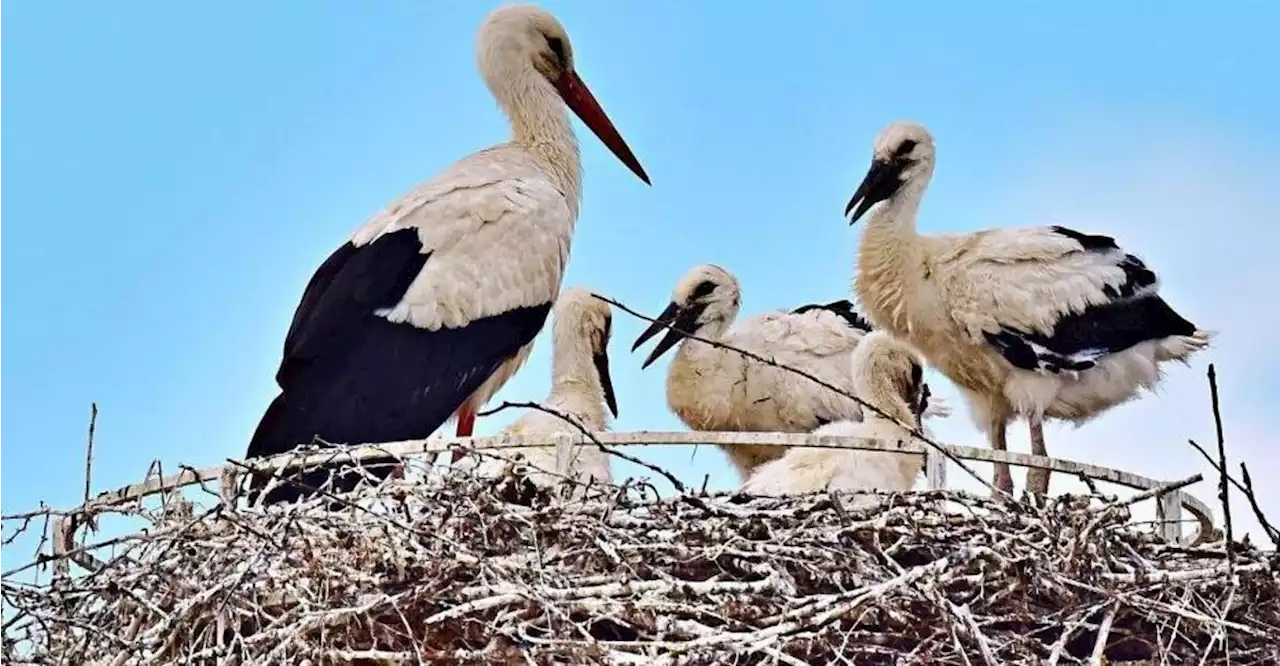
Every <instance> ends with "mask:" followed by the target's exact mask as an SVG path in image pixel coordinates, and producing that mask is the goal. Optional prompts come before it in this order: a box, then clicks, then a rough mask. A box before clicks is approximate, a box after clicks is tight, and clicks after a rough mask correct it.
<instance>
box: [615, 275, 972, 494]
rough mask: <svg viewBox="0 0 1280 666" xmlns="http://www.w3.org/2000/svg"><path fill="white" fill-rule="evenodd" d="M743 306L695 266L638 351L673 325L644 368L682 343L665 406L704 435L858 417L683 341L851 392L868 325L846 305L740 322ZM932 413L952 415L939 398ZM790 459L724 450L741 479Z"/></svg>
mask: <svg viewBox="0 0 1280 666" xmlns="http://www.w3.org/2000/svg"><path fill="white" fill-rule="evenodd" d="M740 302H741V290H740V288H739V285H738V279H737V278H736V277H734V276H733V275H732V274H731V273H729V272H728V271H727V270H725V269H723V268H721V267H719V266H716V265H713V264H703V265H700V266H695V267H694V268H692V269H690V270H689V271H688V272H687V273H685V275H684V276H683V277H682V278H681V279H680V281H679V283H677V284H676V288H675V291H674V293H673V295H672V298H671V303H670V304H669V305H668V306H667V307H666V309H665V310H663V312H662V314H661V315H659V316H658V317H657V319H656V321H655V322H654V323H653V324H652V325H651V326H650V327H649V328H648V329H647V330H646V331H645V332H644V333H642V334H641V335H640V337H639V338H638V339H637V340H636V342H635V344H634V345H633V346H632V351H635V350H636V349H637V348H639V347H640V345H642V344H644V343H645V341H647V340H648V339H650V338H652V337H654V336H655V335H657V334H658V333H659V332H660V331H661V330H662V329H664V328H668V327H669V328H670V330H669V331H668V332H667V334H666V336H665V337H663V338H662V339H661V340H660V341H659V342H658V344H657V345H656V346H655V347H654V348H653V351H652V352H651V353H650V354H649V357H648V358H647V359H646V360H645V362H644V367H648V366H649V364H651V363H653V362H654V360H656V359H657V358H658V357H659V356H661V355H662V354H663V353H665V352H666V351H667V350H669V349H671V348H672V347H673V346H675V345H676V344H677V343H679V345H680V349H679V351H678V352H677V353H676V358H675V359H674V360H673V361H672V362H671V365H670V367H669V368H668V369H667V405H668V406H669V407H670V408H671V411H673V412H675V414H676V416H678V417H679V418H680V420H681V421H683V422H684V423H685V425H686V426H688V427H689V428H691V429H693V430H699V431H740V432H810V431H812V430H813V429H815V428H817V427H819V426H821V425H823V424H826V423H831V422H834V421H847V420H859V419H860V418H861V417H862V410H861V408H860V407H859V405H858V403H857V402H856V401H855V400H853V399H852V398H849V397H848V396H847V395H842V394H841V393H839V392H836V391H833V390H831V389H829V388H826V387H824V386H822V385H820V384H818V383H815V382H813V381H812V380H809V379H807V378H805V377H802V376H801V375H799V374H796V373H795V372H790V371H787V370H784V369H782V368H778V367H775V366H771V365H768V364H765V363H761V362H759V361H756V360H753V359H750V358H747V357H746V356H743V355H742V354H739V353H738V352H736V351H733V350H730V349H726V348H724V347H717V346H715V345H711V344H707V343H705V342H702V341H701V340H696V339H692V338H687V337H686V336H687V335H694V336H697V337H699V338H703V339H706V340H713V341H715V342H718V343H720V344H723V345H727V346H729V347H733V348H736V349H742V350H745V351H749V352H751V353H753V354H756V355H758V356H760V357H762V358H767V359H772V360H773V361H775V362H776V363H778V364H780V365H783V366H787V367H790V368H794V369H797V370H802V371H804V372H806V373H808V374H810V375H812V376H814V377H817V378H819V379H821V380H822V381H823V382H825V383H827V384H829V385H831V386H835V387H837V388H839V389H840V390H841V391H843V392H844V393H846V394H851V393H852V392H853V389H854V385H853V375H852V371H851V367H852V366H851V365H850V359H851V357H852V354H853V350H854V348H855V347H857V345H858V343H859V341H861V340H862V338H863V336H864V335H866V334H867V332H868V331H870V330H871V325H870V324H869V323H868V322H867V321H866V320H865V319H863V318H862V317H860V316H859V315H858V313H857V312H855V311H854V309H853V305H852V304H851V303H850V302H849V301H836V302H834V303H827V304H825V305H817V304H814V305H805V306H802V307H799V308H796V309H795V310H793V311H791V312H784V311H774V312H764V313H761V314H757V315H754V316H752V317H748V318H746V319H744V320H742V321H739V322H736V323H735V320H736V319H737V317H738V307H739V305H740ZM930 410H931V411H930V412H929V414H930V415H931V416H945V415H946V414H947V413H949V408H948V407H947V406H946V405H945V403H942V402H941V401H937V402H936V403H931V407H930ZM784 452H785V451H784V449H781V448H779V447H776V446H749V445H738V446H732V447H728V448H727V449H726V450H725V453H726V455H728V457H729V460H730V462H732V463H733V465H734V466H735V467H736V468H737V469H738V471H739V473H740V474H741V475H742V476H743V477H744V478H745V477H746V476H748V475H749V474H750V473H751V471H752V470H753V469H755V468H756V467H757V466H759V465H761V464H762V463H765V462H768V461H769V460H773V459H775V458H778V457H780V456H781V455H782V454H783V453H784Z"/></svg>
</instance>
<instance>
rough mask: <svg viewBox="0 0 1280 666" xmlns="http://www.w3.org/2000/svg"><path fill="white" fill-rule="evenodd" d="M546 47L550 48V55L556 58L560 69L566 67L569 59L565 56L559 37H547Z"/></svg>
mask: <svg viewBox="0 0 1280 666" xmlns="http://www.w3.org/2000/svg"><path fill="white" fill-rule="evenodd" d="M547 46H548V47H550V48H551V53H552V55H554V56H555V57H556V61H557V62H558V63H559V65H560V67H561V69H564V68H566V67H568V65H569V57H568V56H567V55H566V54H565V50H564V40H563V39H560V38H559V37H548V38H547Z"/></svg>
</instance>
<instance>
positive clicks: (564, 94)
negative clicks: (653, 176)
mask: <svg viewBox="0 0 1280 666" xmlns="http://www.w3.org/2000/svg"><path fill="white" fill-rule="evenodd" d="M555 86H556V91H557V92H559V93H560V98H561V99H563V100H564V103H565V104H566V105H568V107H569V108H570V109H573V112H574V113H575V114H577V116H578V118H580V119H581V120H582V123H583V124H584V125H586V126H587V128H588V129H590V130H591V131H592V132H593V133H595V135H596V137H598V138H599V139H600V141H601V143H603V144H604V145H605V147H607V148H608V149H609V150H610V151H611V152H612V153H613V154H614V156H616V157H617V158H618V159H619V160H622V163H623V164H625V165H627V168H628V169H631V171H632V173H634V174H635V175H637V176H639V177H640V180H643V181H644V184H645V185H651V184H652V183H650V182H649V174H647V173H645V172H644V167H642V166H640V161H639V160H637V159H636V156H635V154H633V153H632V152H631V148H630V147H628V146H627V142H626V141H624V140H623V139H622V135H621V134H618V130H617V129H616V128H614V126H613V122H612V121H610V120H609V116H608V115H606V114H605V112H604V109H602V108H600V103H599V102H597V101H596V98H595V96H594V95H592V94H591V90H590V89H589V88H587V84H586V83H584V82H583V81H582V79H581V78H580V77H579V76H578V73H577V72H575V71H573V70H571V69H570V70H566V71H565V72H564V73H563V74H561V75H560V78H559V79H557V80H556V83H555Z"/></svg>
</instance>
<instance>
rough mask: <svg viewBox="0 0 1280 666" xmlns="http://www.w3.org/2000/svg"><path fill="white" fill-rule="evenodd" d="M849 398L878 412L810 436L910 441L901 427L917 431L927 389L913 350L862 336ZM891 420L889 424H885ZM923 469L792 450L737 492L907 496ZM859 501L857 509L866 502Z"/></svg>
mask: <svg viewBox="0 0 1280 666" xmlns="http://www.w3.org/2000/svg"><path fill="white" fill-rule="evenodd" d="M850 366H851V370H852V376H853V385H854V395H856V396H858V397H859V398H861V399H862V400H864V401H865V402H866V403H867V404H869V405H871V406H873V407H875V408H877V409H879V410H880V411H881V412H883V413H884V414H885V415H887V416H888V417H889V418H888V419H887V418H885V417H884V416H881V415H879V414H876V413H875V412H874V411H872V410H867V411H868V412H870V413H867V414H866V415H865V416H864V418H863V420H862V421H861V422H857V421H836V422H834V423H828V424H827V425H824V426H822V427H820V428H818V429H816V430H814V431H813V434H815V435H843V436H853V437H862V438H866V439H870V440H903V441H910V439H911V437H910V435H909V433H908V431H907V430H906V429H904V428H903V426H907V427H908V428H912V429H915V428H919V427H920V414H921V413H922V412H924V411H925V410H926V409H927V405H928V401H929V388H928V386H927V385H926V384H925V383H924V368H923V367H922V366H921V364H920V359H919V356H918V354H917V353H916V351H915V350H913V349H911V348H910V347H908V346H907V345H906V344H904V343H903V342H902V341H900V340H897V339H895V338H893V337H892V336H890V335H889V334H888V333H887V332H886V331H873V332H871V333H868V334H867V336H866V337H864V338H863V339H862V342H860V343H859V344H858V348H857V349H855V350H854V352H853V358H852V360H851V363H850ZM890 419H892V420H890ZM923 469H924V457H923V456H920V455H916V454H904V453H888V452H881V451H862V450H856V449H854V450H849V449H822V448H810V447H804V448H795V449H791V450H789V451H787V452H786V454H784V455H783V456H782V457H781V458H778V459H777V460H772V461H769V462H767V463H765V464H763V465H761V466H759V467H757V468H756V469H755V471H754V472H753V473H752V474H751V476H750V478H748V479H747V481H746V483H744V484H743V486H742V491H743V492H744V493H747V494H751V495H787V494H800V493H810V492H817V491H820V490H893V491H906V490H911V488H912V486H914V485H915V482H916V477H917V476H919V474H920V471H921V470H923ZM870 501H871V500H870V498H860V499H859V500H857V503H867V502H870Z"/></svg>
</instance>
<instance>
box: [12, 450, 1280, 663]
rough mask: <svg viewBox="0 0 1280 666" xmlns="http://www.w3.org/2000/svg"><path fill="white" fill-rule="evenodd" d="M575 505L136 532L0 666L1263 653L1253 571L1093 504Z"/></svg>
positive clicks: (421, 493)
mask: <svg viewBox="0 0 1280 666" xmlns="http://www.w3.org/2000/svg"><path fill="white" fill-rule="evenodd" d="M578 495H579V496H578V497H575V498H574V499H571V500H564V499H560V498H558V497H552V496H551V493H549V492H547V491H536V492H535V491H533V490H532V488H531V487H530V486H529V485H527V484H522V483H518V482H517V481H515V480H514V479H510V478H508V479H506V480H483V479H475V478H471V477H468V476H465V475H462V474H454V475H451V476H448V477H441V476H438V475H433V476H431V477H430V478H428V479H427V480H426V481H424V482H419V483H416V484H409V483H406V482H403V481H400V482H395V483H390V484H387V485H384V486H382V487H381V488H376V489H375V488H366V487H362V488H361V489H359V490H357V491H356V492H355V493H353V494H352V495H350V496H349V497H350V498H351V504H350V505H348V506H346V507H345V508H343V509H342V510H339V511H328V510H326V506H325V505H327V504H328V502H329V500H328V499H326V498H323V497H322V498H318V499H315V500H312V501H311V502H310V503H306V504H301V505H292V506H284V507H271V508H270V509H269V510H262V509H258V508H246V507H244V506H239V507H236V506H226V505H221V504H219V505H218V506H216V507H214V508H212V509H211V510H209V511H207V512H204V513H200V514H198V515H197V514H196V513H193V512H187V513H186V514H185V515H183V514H182V512H178V513H175V512H172V511H169V512H166V513H165V514H164V515H163V516H162V515H159V514H156V515H153V516H152V517H151V519H152V520H153V521H154V524H153V525H152V527H151V528H150V529H149V531H148V535H146V536H139V537H137V538H135V539H133V540H131V541H128V542H127V543H126V544H125V545H124V546H123V547H122V548H120V549H119V551H118V552H116V553H115V554H114V555H113V556H112V557H110V558H109V559H108V560H107V562H106V566H105V568H103V569H102V570H101V571H99V572H97V573H95V574H91V575H84V576H79V577H75V578H72V579H70V580H63V581H62V582H61V583H60V584H55V585H49V586H41V587H35V586H29V585H22V584H19V583H17V582H14V581H10V580H6V581H5V583H4V595H5V599H6V602H7V603H8V604H10V605H12V606H13V607H14V608H17V609H18V610H17V611H16V613H14V614H13V617H11V618H10V619H8V620H7V621H6V624H5V631H4V652H5V657H6V659H5V661H6V662H7V663H41V664H52V663H62V664H67V663H71V664H113V665H124V664H174V663H183V664H201V663H209V664H212V663H223V664H267V663H270V664H286V663H287V664H314V665H319V664H349V663H357V664H390V663H414V664H416V663H433V664H506V663H511V664H517V663H539V664H549V663H583V664H597V663H598V664H605V663H609V664H631V663H656V664H677V663H679V664H726V663H741V664H752V663H771V664H772V663H783V664H824V663H850V664H871V663H875V664H881V663H899V664H966V663H972V664H982V663H986V664H996V663H1002V662H1005V663H1044V662H1049V663H1060V664H1072V663H1098V662H1096V661H1094V660H1095V659H1097V657H1098V656H1105V657H1106V658H1107V659H1108V660H1110V661H1111V662H1113V663H1114V662H1124V661H1128V660H1144V659H1150V658H1153V657H1154V658H1157V659H1159V658H1160V657H1161V656H1163V657H1164V658H1165V660H1166V661H1167V662H1168V663H1197V662H1199V663H1218V662H1220V661H1224V660H1225V655H1226V654H1227V652H1228V651H1229V652H1230V656H1231V660H1232V661H1233V662H1234V663H1237V664H1248V663H1275V662H1274V661H1270V662H1269V661H1268V660H1274V659H1276V658H1277V654H1276V653H1277V650H1278V648H1277V647H1276V646H1277V645H1280V578H1278V575H1277V571H1280V560H1278V559H1277V556H1276V554H1275V553H1274V552H1271V553H1263V552H1260V551H1258V550H1257V549H1255V548H1253V547H1252V546H1248V545H1245V544H1235V545H1234V546H1233V548H1232V553H1231V558H1230V561H1228V553H1227V550H1226V549H1225V548H1224V545H1223V544H1222V543H1221V542H1220V543H1217V544H1211V545H1208V546H1201V547H1197V548H1188V547H1180V546H1175V545H1170V544H1167V543H1164V542H1162V541H1161V540H1160V539H1159V538H1158V537H1155V536H1153V535H1151V534H1149V533H1148V532H1146V531H1145V530H1140V529H1138V528H1137V527H1135V526H1134V525H1132V524H1130V521H1129V509H1128V505H1127V504H1126V503H1125V502H1123V501H1116V500H1114V499H1111V498H1103V497H1101V496H1093V497H1088V496H1074V497H1060V498H1057V499H1055V500H1054V501H1053V502H1052V503H1051V505H1050V506H1048V507H1045V508H1035V507H1032V506H1030V505H1028V504H1021V503H1014V502H1008V501H996V500H990V499H987V498H982V497H977V496H974V495H972V494H967V493H963V492H956V491H926V492H917V493H908V494H900V495H888V496H881V497H879V498H876V501H874V502H872V503H871V504H870V505H865V504H866V503H865V502H862V501H855V500H856V499H859V498H854V497H853V496H851V495H828V494H818V495H809V496H803V497H796V498H746V497H741V496H738V497H735V496H732V495H727V494H721V495H694V494H685V495H681V496H677V497H667V498H662V499H659V498H657V493H656V492H655V491H653V490H652V488H651V487H650V486H648V485H647V484H645V483H644V482H633V483H629V484H627V485H624V486H595V487H590V488H586V489H582V488H579V489H578ZM862 499H865V498H862ZM1229 572H1230V573H1229ZM1206 654H1207V656H1208V659H1207V661H1203V662H1201V661H1200V659H1201V657H1202V656H1204V655H1206ZM895 659H896V661H895Z"/></svg>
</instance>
